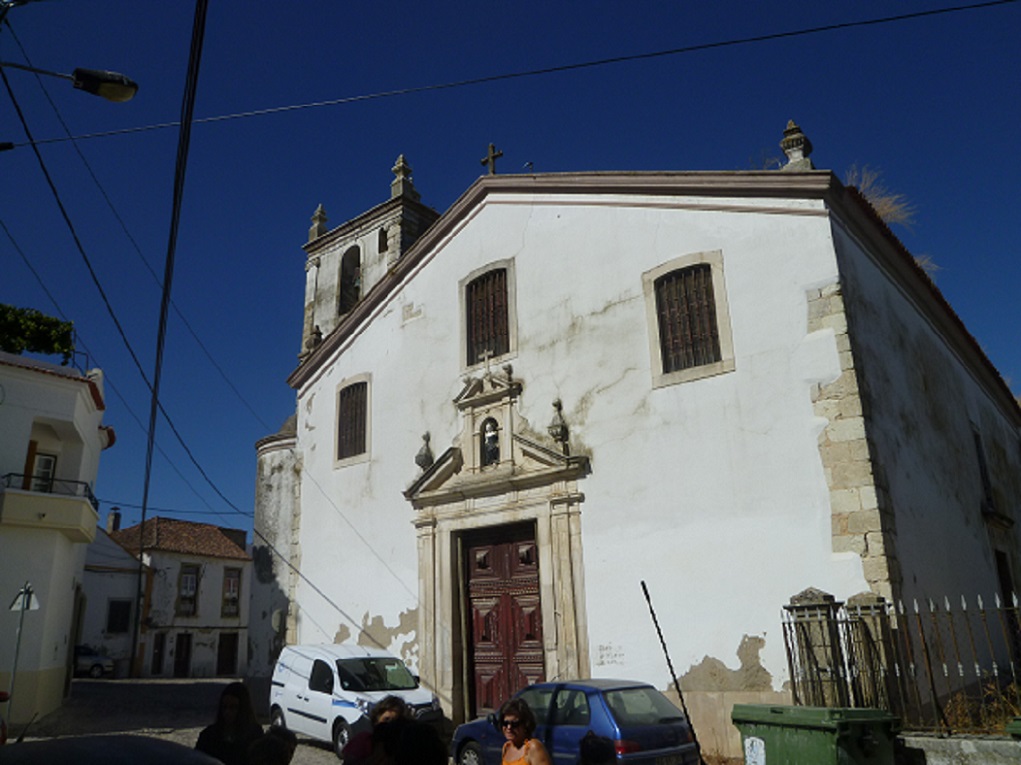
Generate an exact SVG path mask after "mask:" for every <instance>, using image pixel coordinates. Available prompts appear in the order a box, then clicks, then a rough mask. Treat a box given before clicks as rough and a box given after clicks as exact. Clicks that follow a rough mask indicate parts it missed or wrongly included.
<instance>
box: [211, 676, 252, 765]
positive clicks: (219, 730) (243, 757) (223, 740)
mask: <svg viewBox="0 0 1021 765" xmlns="http://www.w3.org/2000/svg"><path fill="white" fill-rule="evenodd" d="M261 736H262V726H261V725H259V723H258V721H257V720H256V719H255V709H254V708H253V707H252V697H251V695H250V694H249V693H248V688H246V687H245V685H244V683H231V684H230V685H228V686H227V687H226V688H224V689H223V693H221V694H220V706H219V709H218V710H217V713H216V722H214V723H213V724H212V725H210V726H209V727H207V728H204V729H203V730H202V732H201V733H200V734H199V740H198V741H197V742H196V743H195V748H196V749H197V750H198V751H200V752H205V753H206V754H208V755H210V756H212V757H215V758H216V759H218V760H219V761H220V762H222V763H223V765H247V764H248V747H250V746H251V745H252V742H254V741H255V740H256V739H258V738H260V737H261Z"/></svg>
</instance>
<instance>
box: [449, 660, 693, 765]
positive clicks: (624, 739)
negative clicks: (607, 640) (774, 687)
mask: <svg viewBox="0 0 1021 765" xmlns="http://www.w3.org/2000/svg"><path fill="white" fill-rule="evenodd" d="M515 697H516V698H520V699H524V700H525V702H526V703H527V704H528V706H529V707H530V708H531V709H532V712H534V713H535V719H536V722H537V723H538V725H537V726H536V729H535V733H534V734H533V736H534V738H537V739H539V740H540V741H542V743H543V744H544V745H545V746H546V749H547V751H548V752H549V754H550V759H551V760H552V761H553V765H577V763H578V751H579V746H580V743H581V739H582V737H583V736H584V735H585V734H586V733H588V732H589V731H592V732H593V733H595V734H596V735H597V736H605V737H606V738H608V739H610V740H612V741H613V744H614V747H615V749H616V750H617V763H618V765H698V762H699V757H698V752H697V751H696V750H695V743H694V738H693V736H692V733H691V726H690V725H689V724H688V721H687V719H686V718H685V717H684V715H683V714H682V713H681V711H680V710H679V709H678V708H677V707H675V706H674V705H673V704H672V703H671V702H670V701H669V700H668V699H667V698H666V696H664V695H663V694H662V693H660V692H659V691H657V690H656V689H655V688H653V687H652V686H651V685H648V684H647V683H638V682H634V681H631V680H575V681H571V682H553V683H536V684H535V685H530V686H528V687H527V688H525V689H523V690H521V691H518V693H517V694H515ZM498 722H499V721H498V720H497V719H496V715H495V714H490V715H489V716H488V717H482V718H479V719H477V720H472V721H471V722H467V723H464V724H463V725H459V726H458V727H457V730H455V731H454V738H453V739H452V740H451V742H450V754H451V756H452V757H453V758H454V762H455V763H456V765H500V760H501V751H502V749H503V742H504V741H505V739H504V736H503V733H502V732H501V731H500V729H499V727H498Z"/></svg>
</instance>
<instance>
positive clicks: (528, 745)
mask: <svg viewBox="0 0 1021 765" xmlns="http://www.w3.org/2000/svg"><path fill="white" fill-rule="evenodd" d="M500 730H502V731H503V737H504V738H505V739H507V740H506V741H505V742H504V744H503V765H551V763H550V758H549V754H547V752H546V747H544V746H543V745H542V742H541V741H540V740H539V739H537V738H532V733H534V732H535V715H534V714H532V710H531V709H529V708H528V704H526V703H525V702H524V701H522V700H521V699H511V700H510V701H508V702H506V703H504V705H503V706H502V707H500Z"/></svg>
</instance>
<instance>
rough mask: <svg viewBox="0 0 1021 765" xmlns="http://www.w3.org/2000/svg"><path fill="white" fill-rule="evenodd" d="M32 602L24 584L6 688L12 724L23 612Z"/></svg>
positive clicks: (28, 585) (26, 584)
mask: <svg viewBox="0 0 1021 765" xmlns="http://www.w3.org/2000/svg"><path fill="white" fill-rule="evenodd" d="M31 601H32V585H31V584H30V583H29V582H25V586H24V587H22V588H21V613H19V614H18V635H17V637H16V638H15V639H14V664H13V666H12V667H11V684H10V685H9V686H8V688H7V716H8V717H9V718H10V719H11V723H12V724H13V722H14V714H13V713H12V712H11V710H12V709H13V708H14V678H15V676H16V675H17V673H18V654H19V653H20V652H21V627H22V625H24V623H25V612H26V611H27V610H28V605H29V603H31Z"/></svg>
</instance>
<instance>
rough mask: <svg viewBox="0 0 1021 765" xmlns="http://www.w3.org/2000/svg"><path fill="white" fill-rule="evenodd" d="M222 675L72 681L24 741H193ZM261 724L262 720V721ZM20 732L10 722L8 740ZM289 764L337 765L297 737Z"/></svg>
mask: <svg viewBox="0 0 1021 765" xmlns="http://www.w3.org/2000/svg"><path fill="white" fill-rule="evenodd" d="M228 682H230V681H229V680H226V679H186V680H156V679H144V680H85V679H82V680H75V681H74V683H73V684H72V686H71V696H70V698H68V699H67V700H66V701H65V702H64V705H63V706H62V707H61V708H60V709H58V710H56V711H55V712H52V713H51V714H48V715H47V716H46V717H44V718H42V719H41V720H36V721H35V722H34V723H32V724H31V726H29V729H28V731H27V734H26V736H25V740H26V741H28V740H32V739H38V738H54V737H57V736H86V735H96V734H104V733H132V734H137V735H140V736H151V737H153V738H160V739H166V740H168V741H176V742H177V743H179V744H184V745H185V746H189V747H191V746H194V745H195V741H196V740H197V739H198V735H199V731H201V730H202V728H204V727H205V726H206V725H208V724H209V723H211V722H212V721H213V718H214V717H215V714H216V706H217V704H218V703H219V699H220V693H221V692H222V691H223V687H224V686H225V685H226V684H227V683H228ZM262 722H263V723H264V724H265V723H266V722H268V721H267V720H263V721H262ZM20 732H21V726H17V725H15V726H12V730H11V731H9V733H10V734H11V735H10V741H9V742H8V745H10V746H16V744H13V743H11V742H13V739H14V738H16V737H17V735H18V734H19V733H20ZM291 763H292V765H339V763H340V760H338V759H337V757H336V755H334V754H333V749H332V748H330V747H329V746H327V745H326V744H320V743H318V742H315V741H311V740H310V739H303V738H301V737H299V739H298V750H297V751H296V752H295V754H294V759H293V760H292V761H291Z"/></svg>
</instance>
